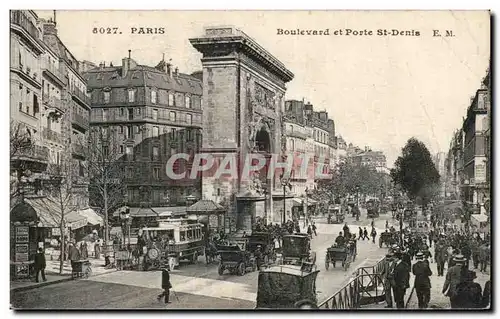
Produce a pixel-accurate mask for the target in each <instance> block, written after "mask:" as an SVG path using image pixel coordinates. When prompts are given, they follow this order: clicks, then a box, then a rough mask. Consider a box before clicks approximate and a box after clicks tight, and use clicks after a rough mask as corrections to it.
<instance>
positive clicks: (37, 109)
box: [33, 94, 40, 116]
mask: <svg viewBox="0 0 500 319" xmlns="http://www.w3.org/2000/svg"><path fill="white" fill-rule="evenodd" d="M38 112H40V107H39V106H38V96H36V95H35V94H33V115H34V116H37V114H38Z"/></svg>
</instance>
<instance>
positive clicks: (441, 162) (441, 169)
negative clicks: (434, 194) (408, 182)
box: [434, 152, 447, 198]
mask: <svg viewBox="0 0 500 319" xmlns="http://www.w3.org/2000/svg"><path fill="white" fill-rule="evenodd" d="M446 156H447V154H446V153H444V152H439V153H437V154H436V155H435V156H434V166H435V167H436V169H437V171H438V173H439V176H440V186H439V187H440V188H439V196H441V197H442V198H445V196H446V192H447V189H446Z"/></svg>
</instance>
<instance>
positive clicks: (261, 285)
mask: <svg viewBox="0 0 500 319" xmlns="http://www.w3.org/2000/svg"><path fill="white" fill-rule="evenodd" d="M304 266H305V265H304V264H303V265H302V266H273V267H270V268H267V269H265V270H262V271H260V273H259V281H258V288H257V306H256V308H257V309H301V308H303V309H306V308H316V307H317V302H318V300H317V296H316V278H317V276H318V273H319V270H316V269H315V267H304ZM309 266H312V265H311V264H309Z"/></svg>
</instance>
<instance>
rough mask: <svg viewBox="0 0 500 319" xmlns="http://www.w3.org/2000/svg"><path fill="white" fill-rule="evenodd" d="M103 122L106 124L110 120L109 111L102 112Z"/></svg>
mask: <svg viewBox="0 0 500 319" xmlns="http://www.w3.org/2000/svg"><path fill="white" fill-rule="evenodd" d="M102 120H103V121H104V122H106V121H107V120H108V110H102Z"/></svg>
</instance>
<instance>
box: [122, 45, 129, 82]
mask: <svg viewBox="0 0 500 319" xmlns="http://www.w3.org/2000/svg"><path fill="white" fill-rule="evenodd" d="M130 52H131V50H128V58H124V59H122V77H126V76H127V73H128V71H129V70H130Z"/></svg>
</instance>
